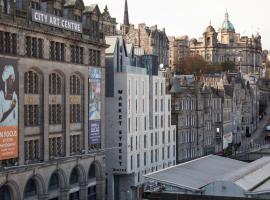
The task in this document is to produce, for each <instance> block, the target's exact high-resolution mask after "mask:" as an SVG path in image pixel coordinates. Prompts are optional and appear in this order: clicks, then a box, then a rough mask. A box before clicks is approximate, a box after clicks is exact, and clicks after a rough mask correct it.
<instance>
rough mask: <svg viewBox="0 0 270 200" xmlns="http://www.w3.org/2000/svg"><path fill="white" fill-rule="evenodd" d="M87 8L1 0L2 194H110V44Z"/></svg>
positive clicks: (77, 2) (77, 0) (62, 199)
mask: <svg viewBox="0 0 270 200" xmlns="http://www.w3.org/2000/svg"><path fill="white" fill-rule="evenodd" d="M26 2H28V3H29V4H27V3H26ZM30 8H34V9H30ZM90 15H91V13H90V11H89V10H88V8H87V7H85V6H84V3H83V1H81V0H74V1H73V0H66V1H58V0H55V1H23V0H17V1H16V2H13V1H12V2H11V1H9V0H1V1H0V65H1V67H0V73H1V81H0V93H1V95H0V96H1V106H0V107H1V109H0V112H1V114H0V117H1V120H0V121H1V122H0V130H1V161H0V166H1V168H0V199H4V200H11V199H14V200H15V199H16V200H22V199H31V200H32V199H33V200H34V199H42V200H47V199H53V200H56V199H58V200H66V199H70V200H72V199H74V200H75V199H81V200H82V199H84V200H85V199H100V200H101V199H105V154H104V150H103V149H104V145H105V144H104V142H105V132H104V131H105V118H104V116H105V110H104V108H105V98H104V97H105V69H104V65H105V63H104V62H105V60H104V54H105V49H106V48H107V47H108V46H107V45H106V44H105V40H104V37H102V35H103V34H102V32H101V31H100V30H99V25H97V24H96V23H94V22H93V21H91V20H90ZM7 80H8V81H7ZM11 84H13V85H14V88H16V89H15V90H13V87H11ZM10 91H11V93H9V92H10ZM10 94H13V95H10ZM4 95H5V96H4ZM11 99H12V103H11ZM9 102H10V103H9ZM3 104H5V105H4V106H3ZM10 106H11V108H10V109H8V108H9V107H10ZM5 108H7V110H4V109H5ZM88 109H89V111H90V112H89V113H88ZM92 118H93V119H92ZM89 119H90V120H89ZM6 120H9V121H8V122H9V123H7V122H5V121H6ZM91 120H93V121H91ZM8 124H13V125H14V126H12V127H9V126H8ZM11 128H12V129H13V130H14V131H13V135H12V136H13V137H12V138H11V137H9V139H8V140H2V139H3V138H2V136H3V134H5V136H7V137H8V136H10V134H9V135H7V133H6V132H5V131H7V130H10V129H11ZM9 141H13V143H9ZM10 145H11V147H12V145H14V146H13V147H14V148H13V147H12V148H11V150H12V151H11V152H8V149H7V148H8V147H9V146H10Z"/></svg>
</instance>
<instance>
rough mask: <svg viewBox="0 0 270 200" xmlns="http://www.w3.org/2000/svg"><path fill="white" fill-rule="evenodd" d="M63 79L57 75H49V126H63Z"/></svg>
mask: <svg viewBox="0 0 270 200" xmlns="http://www.w3.org/2000/svg"><path fill="white" fill-rule="evenodd" d="M62 82H63V81H62V77H61V76H60V75H59V74H57V73H52V74H50V75H49V95H50V96H49V101H50V104H49V124H51V125H53V124H62V122H63V114H64V112H63V109H62V106H63V100H62V98H63V96H62V93H63V90H64V88H63V83H62Z"/></svg>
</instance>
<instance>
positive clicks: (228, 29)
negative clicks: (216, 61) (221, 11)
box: [220, 11, 235, 44]
mask: <svg viewBox="0 0 270 200" xmlns="http://www.w3.org/2000/svg"><path fill="white" fill-rule="evenodd" d="M220 35H221V38H220V40H221V43H222V44H231V43H234V42H235V29H234V26H233V24H232V23H231V21H230V20H229V14H228V12H227V11H226V13H225V19H224V21H223V23H222V26H221V29H220Z"/></svg>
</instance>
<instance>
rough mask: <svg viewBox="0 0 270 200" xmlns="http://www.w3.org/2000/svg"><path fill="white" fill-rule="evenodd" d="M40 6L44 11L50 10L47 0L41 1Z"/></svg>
mask: <svg viewBox="0 0 270 200" xmlns="http://www.w3.org/2000/svg"><path fill="white" fill-rule="evenodd" d="M40 8H41V10H42V11H44V12H47V11H48V4H47V2H41V4H40Z"/></svg>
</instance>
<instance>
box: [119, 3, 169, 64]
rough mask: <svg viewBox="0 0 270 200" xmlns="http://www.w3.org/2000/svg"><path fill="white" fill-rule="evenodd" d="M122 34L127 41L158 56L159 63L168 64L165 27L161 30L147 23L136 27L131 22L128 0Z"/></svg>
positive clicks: (167, 40) (167, 44)
mask: <svg viewBox="0 0 270 200" xmlns="http://www.w3.org/2000/svg"><path fill="white" fill-rule="evenodd" d="M121 34H122V35H123V36H124V37H125V40H126V42H127V43H131V44H133V45H134V46H135V47H141V48H143V49H144V50H145V53H146V54H148V55H155V56H157V57H158V64H163V65H164V66H168V62H169V55H168V52H169V39H168V37H167V35H166V32H165V29H162V30H159V29H158V27H157V25H155V26H151V27H148V26H146V24H145V23H141V24H139V25H138V28H135V26H134V25H133V24H130V23H129V15H128V4H127V0H126V1H125V11H124V22H123V24H121Z"/></svg>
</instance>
